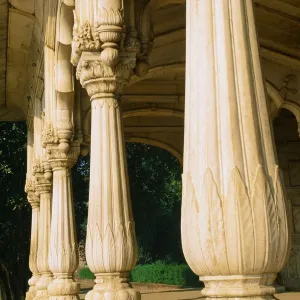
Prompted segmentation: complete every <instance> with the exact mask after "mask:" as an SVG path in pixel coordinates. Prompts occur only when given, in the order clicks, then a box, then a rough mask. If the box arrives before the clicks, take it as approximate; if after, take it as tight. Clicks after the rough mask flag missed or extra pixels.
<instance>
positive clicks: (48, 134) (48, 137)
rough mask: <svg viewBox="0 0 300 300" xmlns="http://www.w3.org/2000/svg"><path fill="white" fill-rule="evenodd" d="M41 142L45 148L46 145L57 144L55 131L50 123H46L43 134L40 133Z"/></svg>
mask: <svg viewBox="0 0 300 300" xmlns="http://www.w3.org/2000/svg"><path fill="white" fill-rule="evenodd" d="M42 141H43V147H44V148H45V147H46V145H47V144H57V143H58V141H59V140H58V137H57V133H56V130H55V129H54V128H53V125H52V124H51V123H46V124H45V127H44V130H43V133H42Z"/></svg>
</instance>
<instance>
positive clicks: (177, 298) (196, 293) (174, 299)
mask: <svg viewBox="0 0 300 300" xmlns="http://www.w3.org/2000/svg"><path fill="white" fill-rule="evenodd" d="M86 293H87V291H83V292H82V294H81V295H80V299H84V297H85V295H86ZM275 296H276V298H277V299H278V300H300V292H298V293H295V292H290V293H283V294H277V295H275ZM201 298H202V295H201V290H195V289H186V290H175V291H172V290H170V291H164V292H153V291H151V292H142V300H197V299H201Z"/></svg>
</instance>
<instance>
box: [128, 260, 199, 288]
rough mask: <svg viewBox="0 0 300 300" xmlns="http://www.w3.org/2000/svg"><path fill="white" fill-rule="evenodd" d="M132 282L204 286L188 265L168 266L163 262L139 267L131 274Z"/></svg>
mask: <svg viewBox="0 0 300 300" xmlns="http://www.w3.org/2000/svg"><path fill="white" fill-rule="evenodd" d="M131 281H132V282H144V283H147V282H148V283H163V284H170V285H180V286H193V287H200V286H203V284H202V283H201V282H199V279H198V277H197V276H196V275H195V274H194V273H193V272H192V271H191V269H190V268H189V267H188V265H186V264H174V263H173V264H166V263H165V262H162V261H156V262H155V263H152V264H147V265H137V266H136V267H135V269H134V270H132V272H131Z"/></svg>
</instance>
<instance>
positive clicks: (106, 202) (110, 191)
mask: <svg viewBox="0 0 300 300" xmlns="http://www.w3.org/2000/svg"><path fill="white" fill-rule="evenodd" d="M131 63H132V60H130V59H128V58H127V60H124V61H121V62H119V64H120V65H119V67H120V68H123V67H124V68H125V69H126V68H129V65H130V64H131ZM125 64H128V65H125ZM121 65H122V66H121ZM79 68H80V78H81V82H82V84H83V86H84V87H85V88H87V91H88V93H89V95H90V96H91V111H92V131H91V133H92V134H91V163H90V166H91V167H90V194H89V210H88V224H87V240H86V259H87V263H88V266H89V268H90V269H91V271H92V272H93V273H94V274H95V276H96V280H95V282H96V285H95V286H94V289H93V290H92V291H91V292H89V293H88V294H87V296H86V299H90V300H91V299H93V300H96V299H100V297H101V299H105V300H119V299H124V300H126V299H128V300H129V299H132V300H133V299H140V294H139V293H138V292H136V291H135V290H134V289H132V287H131V285H130V284H129V272H130V271H131V270H132V269H133V268H134V266H135V264H136V261H137V245H136V236H135V227H134V221H133V216H132V211H131V201H130V195H129V186H128V175H127V167H126V156H125V144H124V136H123V126H122V121H121V120H122V118H121V115H120V106H119V102H118V98H117V89H118V86H119V84H120V85H121V81H120V82H118V80H116V79H115V78H114V77H115V76H114V75H115V74H116V76H119V74H118V73H117V72H116V73H113V69H111V68H110V67H108V66H107V65H106V64H105V63H103V62H102V60H101V58H100V56H98V55H97V54H91V55H88V54H87V53H84V54H83V55H82V65H80V66H79ZM117 68H118V67H117ZM103 70H105V71H104V72H108V73H107V75H108V76H107V77H104V76H103ZM93 75H95V76H96V77H95V78H94V80H91V79H92V77H93ZM89 80H91V82H93V83H92V84H90V81H89ZM95 82H97V83H95ZM102 297H103V298H102Z"/></svg>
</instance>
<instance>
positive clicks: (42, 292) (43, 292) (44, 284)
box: [34, 273, 53, 300]
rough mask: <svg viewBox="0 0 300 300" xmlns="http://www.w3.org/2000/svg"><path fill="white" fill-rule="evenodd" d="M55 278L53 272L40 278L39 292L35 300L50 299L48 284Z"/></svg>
mask: <svg viewBox="0 0 300 300" xmlns="http://www.w3.org/2000/svg"><path fill="white" fill-rule="evenodd" d="M52 280H53V277H52V273H47V274H43V275H42V277H41V278H40V280H39V281H38V282H37V284H36V287H37V292H36V296H35V298H34V300H48V299H49V294H48V286H49V285H50V284H51V282H52Z"/></svg>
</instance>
